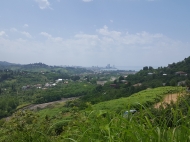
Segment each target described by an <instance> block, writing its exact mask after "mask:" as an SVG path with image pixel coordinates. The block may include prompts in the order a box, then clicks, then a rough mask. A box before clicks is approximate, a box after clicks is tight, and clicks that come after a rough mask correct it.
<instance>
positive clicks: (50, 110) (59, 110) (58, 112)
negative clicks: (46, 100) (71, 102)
mask: <svg viewBox="0 0 190 142" xmlns="http://www.w3.org/2000/svg"><path fill="white" fill-rule="evenodd" d="M66 112H68V108H66V107H64V103H58V104H54V105H50V106H47V108H45V109H41V110H38V111H37V112H36V113H37V114H38V115H39V116H40V118H45V117H46V116H48V117H49V118H56V117H59V116H62V115H63V114H64V113H66Z"/></svg>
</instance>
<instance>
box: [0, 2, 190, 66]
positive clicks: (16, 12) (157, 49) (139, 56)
mask: <svg viewBox="0 0 190 142" xmlns="http://www.w3.org/2000/svg"><path fill="white" fill-rule="evenodd" d="M189 7H190V1H189V0H183V1H180V0H1V2H0V61H7V62H11V63H20V64H29V63H38V62H42V63H45V64H48V65H70V66H85V67H90V66H106V65H107V64H110V65H111V66H112V65H115V66H116V67H117V66H153V67H158V66H167V65H168V64H170V63H173V62H178V61H182V60H183V59H184V58H187V57H189V56H190V8H189Z"/></svg>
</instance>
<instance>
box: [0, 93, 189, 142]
mask: <svg viewBox="0 0 190 142" xmlns="http://www.w3.org/2000/svg"><path fill="white" fill-rule="evenodd" d="M137 107H138V111H137V112H136V113H135V114H129V115H128V116H127V117H124V116H123V113H124V111H126V110H130V109H131V107H127V108H126V109H123V110H121V111H120V112H118V113H117V112H116V111H114V110H93V107H91V106H89V108H88V109H86V110H85V111H80V112H78V111H73V112H71V114H72V115H71V117H72V120H69V121H68V120H60V118H59V121H57V120H52V119H49V118H48V117H46V118H40V117H38V116H37V115H36V114H35V113H31V112H18V113H17V114H15V116H14V117H13V118H12V119H11V121H9V122H4V123H1V127H0V141H2V142H12V141H14V142H22V141H24V142H38V141H39V142H49V141H53V142H54V141H55V142H189V141H190V129H189V128H190V119H189V116H190V109H189V108H190V96H189V95H184V96H182V97H181V98H179V101H178V102H177V103H171V104H168V105H167V106H166V107H160V108H159V109H155V108H153V107H148V106H147V105H145V106H144V105H141V104H138V106H137ZM39 118H40V123H39V121H38V119H39Z"/></svg>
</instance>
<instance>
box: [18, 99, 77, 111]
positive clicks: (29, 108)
mask: <svg viewBox="0 0 190 142" xmlns="http://www.w3.org/2000/svg"><path fill="white" fill-rule="evenodd" d="M78 98H79V97H71V98H62V99H61V100H59V101H54V102H48V103H43V104H31V105H28V106H25V107H23V108H21V109H22V110H26V109H28V110H37V109H38V108H40V109H43V108H45V107H47V106H48V105H53V104H56V103H63V102H66V101H71V100H75V99H78Z"/></svg>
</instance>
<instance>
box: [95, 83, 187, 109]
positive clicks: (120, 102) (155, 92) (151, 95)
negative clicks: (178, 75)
mask: <svg viewBox="0 0 190 142" xmlns="http://www.w3.org/2000/svg"><path fill="white" fill-rule="evenodd" d="M182 89H183V88H181V87H171V86H167V87H158V88H155V89H148V90H143V91H141V92H138V93H135V94H133V95H131V96H130V97H127V98H120V99H115V100H111V101H106V102H101V103H98V104H95V105H94V106H93V109H94V110H113V111H119V110H122V109H127V108H129V106H131V107H135V106H136V105H137V104H142V105H143V104H145V103H147V102H149V103H155V102H156V101H158V100H160V99H162V98H163V97H164V96H165V95H166V94H170V93H175V92H181V90H182Z"/></svg>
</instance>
